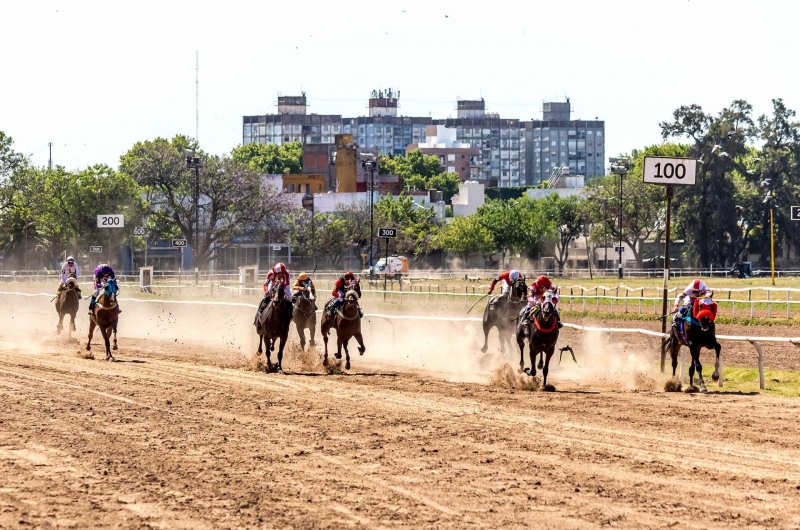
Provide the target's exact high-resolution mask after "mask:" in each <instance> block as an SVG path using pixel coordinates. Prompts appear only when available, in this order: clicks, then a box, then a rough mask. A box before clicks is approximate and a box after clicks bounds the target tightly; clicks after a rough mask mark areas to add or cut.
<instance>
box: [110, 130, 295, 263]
mask: <svg viewBox="0 0 800 530" xmlns="http://www.w3.org/2000/svg"><path fill="white" fill-rule="evenodd" d="M248 145H249V144H248ZM187 147H196V146H192V145H191V142H190V141H189V139H187V138H186V137H183V136H176V137H175V138H173V139H172V140H171V141H170V140H166V139H163V138H156V139H155V140H152V141H146V142H139V143H137V144H136V145H134V146H133V148H131V150H130V151H128V152H127V153H126V154H124V155H123V156H122V157H121V160H120V170H121V171H122V172H123V173H125V174H127V175H130V176H132V177H133V178H134V179H135V180H136V182H138V183H139V185H140V186H142V187H143V188H144V189H145V191H146V194H147V200H148V203H149V207H150V212H149V213H150V216H151V218H152V219H153V222H154V223H157V224H160V225H162V226H170V225H171V226H173V227H175V228H176V229H177V230H178V231H180V233H181V234H182V235H183V237H185V238H186V239H187V240H188V241H189V243H190V246H192V245H193V243H194V226H195V215H196V213H197V216H198V217H199V226H200V230H199V232H200V233H199V241H198V244H197V247H198V248H197V249H196V252H197V256H198V259H197V260H198V262H199V263H207V262H208V261H210V260H212V259H214V256H215V254H216V252H217V250H218V249H219V248H221V247H223V246H224V245H225V244H227V243H228V242H230V241H231V239H232V238H233V237H235V236H237V235H242V234H245V233H247V232H253V231H255V230H256V229H272V228H277V227H278V225H279V224H280V223H281V222H282V219H283V218H284V217H285V215H286V213H287V212H288V210H289V208H288V200H287V198H286V197H285V196H283V195H281V194H279V193H278V192H277V191H276V190H273V189H267V188H266V186H265V185H264V184H263V182H262V180H261V175H260V174H259V173H258V172H257V171H256V170H254V169H253V168H252V167H250V166H248V165H245V164H243V163H242V162H240V161H237V160H234V159H232V158H229V157H227V156H222V157H218V156H211V155H208V154H206V153H204V152H202V151H196V153H197V154H196V155H195V156H199V158H200V159H201V167H200V170H199V188H200V190H199V201H198V205H197V206H198V207H197V208H195V199H194V192H195V190H194V187H195V173H194V170H191V169H189V168H187V167H186V161H185V158H184V153H183V150H184V149H185V148H187Z"/></svg>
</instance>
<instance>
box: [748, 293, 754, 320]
mask: <svg viewBox="0 0 800 530" xmlns="http://www.w3.org/2000/svg"><path fill="white" fill-rule="evenodd" d="M747 299H748V300H749V301H750V318H753V311H755V304H754V303H753V290H752V289H750V290H748V291H747Z"/></svg>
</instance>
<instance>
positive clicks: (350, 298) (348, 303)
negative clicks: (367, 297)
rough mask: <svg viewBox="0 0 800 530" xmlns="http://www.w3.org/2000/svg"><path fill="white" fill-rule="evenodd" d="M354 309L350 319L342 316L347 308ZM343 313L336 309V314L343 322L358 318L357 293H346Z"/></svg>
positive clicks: (350, 291) (352, 291) (351, 291)
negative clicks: (354, 311) (354, 312)
mask: <svg viewBox="0 0 800 530" xmlns="http://www.w3.org/2000/svg"><path fill="white" fill-rule="evenodd" d="M351 307H354V308H355V310H356V314H355V315H354V316H352V317H348V316H346V315H345V314H344V312H345V311H347V309H348V308H351ZM343 309H344V311H343V310H342V309H337V310H336V313H337V314H338V315H339V316H340V317H342V318H343V319H344V320H355V319H357V318H358V293H356V292H355V290H352V289H351V290H349V291H347V294H345V295H344V308H343Z"/></svg>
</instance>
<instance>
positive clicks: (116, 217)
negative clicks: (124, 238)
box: [97, 214, 125, 228]
mask: <svg viewBox="0 0 800 530" xmlns="http://www.w3.org/2000/svg"><path fill="white" fill-rule="evenodd" d="M124 226H125V216H124V215H122V214H110V215H98V216H97V228H122V227H124Z"/></svg>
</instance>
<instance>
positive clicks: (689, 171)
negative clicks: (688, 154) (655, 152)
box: [642, 156, 697, 186]
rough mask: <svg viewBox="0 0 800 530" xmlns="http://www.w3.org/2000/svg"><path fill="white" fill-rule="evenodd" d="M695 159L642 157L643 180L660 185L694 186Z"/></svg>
mask: <svg viewBox="0 0 800 530" xmlns="http://www.w3.org/2000/svg"><path fill="white" fill-rule="evenodd" d="M696 174H697V160H696V159H694V158H667V157H661V156H646V157H644V171H643V172H642V176H643V179H642V180H643V181H644V182H645V183H646V184H659V185H661V186H668V185H672V186H694V183H695V176H696Z"/></svg>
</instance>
